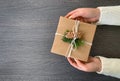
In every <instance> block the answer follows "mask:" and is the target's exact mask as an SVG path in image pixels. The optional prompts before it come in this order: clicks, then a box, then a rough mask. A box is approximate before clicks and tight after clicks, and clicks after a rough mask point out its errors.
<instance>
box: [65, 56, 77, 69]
mask: <svg viewBox="0 0 120 81" xmlns="http://www.w3.org/2000/svg"><path fill="white" fill-rule="evenodd" d="M67 60H68V62H69V63H70V64H71V65H72V66H74V67H76V66H77V64H76V62H75V60H74V59H73V58H70V57H68V58H67Z"/></svg>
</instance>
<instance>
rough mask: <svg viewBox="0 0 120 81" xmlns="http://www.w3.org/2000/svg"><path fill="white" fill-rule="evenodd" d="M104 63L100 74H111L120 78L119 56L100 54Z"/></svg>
mask: <svg viewBox="0 0 120 81" xmlns="http://www.w3.org/2000/svg"><path fill="white" fill-rule="evenodd" d="M99 58H100V60H101V64H102V68H101V71H100V72H98V73H99V74H104V75H109V76H113V77H117V78H120V59H119V58H105V57H101V56H99Z"/></svg>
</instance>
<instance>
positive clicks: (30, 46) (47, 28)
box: [0, 0, 120, 81]
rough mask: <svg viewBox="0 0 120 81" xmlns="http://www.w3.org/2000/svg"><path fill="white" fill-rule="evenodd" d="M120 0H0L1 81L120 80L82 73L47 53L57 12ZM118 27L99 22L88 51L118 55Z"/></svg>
mask: <svg viewBox="0 0 120 81" xmlns="http://www.w3.org/2000/svg"><path fill="white" fill-rule="evenodd" d="M119 4H120V0H0V81H120V79H117V78H113V77H109V76H104V75H98V74H96V73H85V72H82V71H79V70H76V69H75V68H73V67H72V66H70V65H69V63H68V62H67V60H66V58H64V57H62V56H58V55H54V54H51V53H50V49H51V46H52V43H53V39H54V33H55V31H56V27H57V23H58V19H59V16H61V15H63V16H64V15H65V14H66V13H67V12H69V11H71V10H73V9H75V8H78V7H97V6H104V5H106V6H109V5H119ZM119 34H120V27H116V26H99V27H98V28H97V31H96V35H95V39H94V43H93V47H92V50H91V55H103V56H107V57H120V50H119V47H120V46H119V45H120V36H119Z"/></svg>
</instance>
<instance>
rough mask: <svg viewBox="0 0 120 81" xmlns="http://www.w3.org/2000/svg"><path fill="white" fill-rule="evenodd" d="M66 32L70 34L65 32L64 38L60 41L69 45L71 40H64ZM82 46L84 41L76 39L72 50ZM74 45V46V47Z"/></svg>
mask: <svg viewBox="0 0 120 81" xmlns="http://www.w3.org/2000/svg"><path fill="white" fill-rule="evenodd" d="M67 32H70V31H69V30H66V32H65V33H64V36H63V37H62V40H63V41H64V42H67V43H71V42H72V40H73V39H71V38H66V34H67ZM83 44H84V40H83V39H82V38H77V39H76V40H75V44H74V43H73V48H78V47H80V46H82V45H83ZM75 45H76V46H75Z"/></svg>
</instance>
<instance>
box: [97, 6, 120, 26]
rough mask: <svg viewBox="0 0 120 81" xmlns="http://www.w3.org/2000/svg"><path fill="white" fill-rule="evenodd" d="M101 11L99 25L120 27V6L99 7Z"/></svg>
mask: <svg viewBox="0 0 120 81" xmlns="http://www.w3.org/2000/svg"><path fill="white" fill-rule="evenodd" d="M98 8H99V9H100V19H99V21H98V22H97V23H98V24H104V25H120V6H106V7H98Z"/></svg>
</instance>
